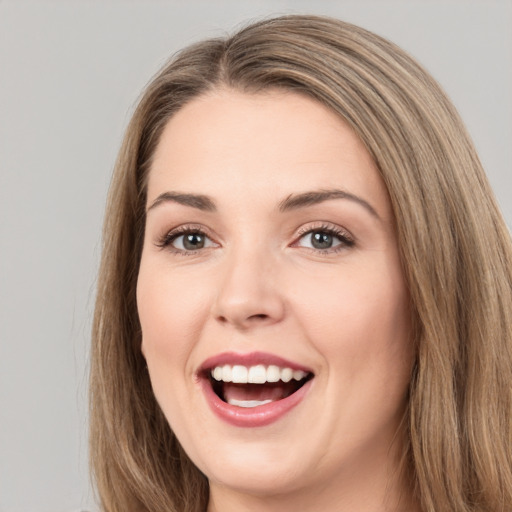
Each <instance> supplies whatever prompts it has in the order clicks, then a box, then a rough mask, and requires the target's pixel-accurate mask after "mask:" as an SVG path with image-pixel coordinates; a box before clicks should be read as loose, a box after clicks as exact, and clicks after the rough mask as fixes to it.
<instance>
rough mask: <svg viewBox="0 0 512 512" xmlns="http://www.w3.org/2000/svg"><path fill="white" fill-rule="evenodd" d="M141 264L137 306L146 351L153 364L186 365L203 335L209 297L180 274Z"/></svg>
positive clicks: (147, 358) (151, 364)
mask: <svg viewBox="0 0 512 512" xmlns="http://www.w3.org/2000/svg"><path fill="white" fill-rule="evenodd" d="M169 274H170V273H169V271H168V269H167V271H166V269H161V268H152V267H149V266H145V265H144V264H143V263H142V264H141V268H140V272H139V277H138V282H137V308H138V312H139V318H140V323H141V328H142V352H143V354H144V356H145V357H146V360H147V362H148V366H149V367H154V368H155V372H156V370H157V369H158V367H161V366H164V365H165V366H167V367H169V365H171V366H174V367H176V368H178V367H179V368H180V370H181V371H180V373H181V374H183V372H185V373H186V372H187V371H188V368H186V367H185V366H184V364H186V362H187V361H188V357H189V354H190V351H191V350H192V348H193V346H194V345H195V343H196V342H197V339H198V337H199V335H200V327H201V325H202V321H203V320H202V319H203V318H204V311H205V310H206V308H205V303H206V299H205V297H204V294H203V293H202V289H204V287H198V286H196V285H195V283H194V282H191V281H190V280H189V279H187V278H183V277H180V275H179V273H176V275H174V276H170V275H169Z"/></svg>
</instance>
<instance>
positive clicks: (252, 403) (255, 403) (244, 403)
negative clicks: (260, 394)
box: [228, 398, 272, 408]
mask: <svg viewBox="0 0 512 512" xmlns="http://www.w3.org/2000/svg"><path fill="white" fill-rule="evenodd" d="M270 402H272V400H236V399H235V398H231V399H229V400H228V404H229V405H236V406H237V407H248V408H250V407H259V406H260V405H265V404H269V403H270Z"/></svg>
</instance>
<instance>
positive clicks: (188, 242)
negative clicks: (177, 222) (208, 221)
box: [183, 233, 204, 250]
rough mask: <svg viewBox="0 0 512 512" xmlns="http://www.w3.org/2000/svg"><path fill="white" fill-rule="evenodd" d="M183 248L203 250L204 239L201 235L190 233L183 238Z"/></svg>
mask: <svg viewBox="0 0 512 512" xmlns="http://www.w3.org/2000/svg"><path fill="white" fill-rule="evenodd" d="M183 247H185V249H191V250H194V249H202V248H203V247H204V237H203V236H202V235H201V234H199V233H189V234H188V235H186V236H185V237H184V238H183Z"/></svg>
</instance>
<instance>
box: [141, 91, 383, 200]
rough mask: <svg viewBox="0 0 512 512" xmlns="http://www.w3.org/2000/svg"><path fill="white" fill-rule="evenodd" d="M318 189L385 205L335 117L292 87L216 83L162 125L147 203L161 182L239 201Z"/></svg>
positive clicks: (370, 168)
mask: <svg viewBox="0 0 512 512" xmlns="http://www.w3.org/2000/svg"><path fill="white" fill-rule="evenodd" d="M323 188H325V189H330V188H343V189H347V190H348V191H349V192H351V193H356V194H360V195H363V196H367V197H369V198H371V199H372V200H373V201H378V202H380V203H381V204H380V207H381V210H382V209H383V208H384V210H387V209H388V204H387V202H388V200H387V193H386V190H385V187H384V184H383V182H382V180H381V178H380V175H379V173H378V171H377V168H376V166H375V164H374V162H373V160H372V158H371V157H370V155H369V153H368V152H367V150H366V149H365V147H364V145H363V143H362V142H361V141H360V139H359V138H358V137H357V136H356V135H355V133H354V132H353V131H352V129H351V128H350V127H349V126H348V125H347V124H346V123H345V122H344V121H343V120H342V119H341V118H340V116H338V115H337V114H335V113H334V112H332V111H331V110H329V109H327V108H326V107H324V106H323V105H321V104H320V103H319V102H317V101H315V100H313V99H310V98H308V97H306V96H304V95H301V94H298V93H292V92H283V91H276V90H271V91H267V92H265V93H258V94H244V93H241V92H237V91H233V90H219V91H214V92H212V93H209V94H207V95H205V96H202V97H199V98H196V99H194V100H192V101H191V102H190V103H188V104H187V105H185V106H184V107H183V108H182V109H181V110H180V111H178V112H177V113H176V114H175V115H174V116H173V117H172V118H171V120H170V121H169V122H168V124H167V125H166V127H165V129H164V131H163V133H162V136H161V139H160V141H159V144H158V146H157V150H156V152H155V155H154V159H153V163H152V167H151V170H150V174H149V180H148V202H150V201H151V200H152V198H155V197H156V196H157V195H158V194H161V193H162V192H164V191H165V190H166V189H169V190H179V191H183V192H200V193H203V194H207V195H211V196H213V197H218V198H221V199H222V197H230V198H232V199H233V198H235V197H236V198H238V199H240V201H242V202H243V201H244V200H245V201H254V200H255V199H258V198H268V199H270V198H271V197H276V198H277V197H278V196H279V197H282V196H285V195H287V194H289V193H296V192H302V191H305V190H313V189H323Z"/></svg>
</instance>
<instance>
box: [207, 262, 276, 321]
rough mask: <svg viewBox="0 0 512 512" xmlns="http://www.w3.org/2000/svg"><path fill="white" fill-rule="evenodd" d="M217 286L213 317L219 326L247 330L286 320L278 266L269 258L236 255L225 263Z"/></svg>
mask: <svg viewBox="0 0 512 512" xmlns="http://www.w3.org/2000/svg"><path fill="white" fill-rule="evenodd" d="M219 270H220V269H219ZM217 282H218V290H217V295H216V298H215V301H214V304H213V310H212V314H213V316H214V318H215V319H216V320H217V321H218V322H220V323H223V324H227V325H232V326H233V327H235V328H236V329H238V330H248V329H251V328H254V327H256V326H262V325H272V324H274V323H277V322H279V321H281V320H282V319H283V317H284V314H285V301H284V295H283V290H282V289H280V288H279V286H278V283H277V266H276V264H275V263H273V262H272V260H271V258H269V257H268V256H266V255H261V254H256V253H255V252H252V253H250V254H248V253H247V252H245V253H241V252H239V253H238V254H233V255H232V257H230V258H227V259H226V261H224V262H223V269H222V270H221V272H220V274H219V279H218V281H217Z"/></svg>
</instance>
